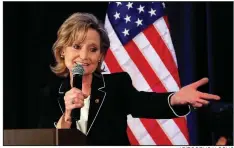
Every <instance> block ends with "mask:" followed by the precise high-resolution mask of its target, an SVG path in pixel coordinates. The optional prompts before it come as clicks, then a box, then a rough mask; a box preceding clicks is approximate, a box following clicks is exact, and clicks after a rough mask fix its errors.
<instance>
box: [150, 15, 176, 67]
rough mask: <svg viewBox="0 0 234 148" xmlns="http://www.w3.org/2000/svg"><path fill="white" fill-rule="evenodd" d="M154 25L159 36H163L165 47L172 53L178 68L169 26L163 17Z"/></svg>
mask: <svg viewBox="0 0 234 148" xmlns="http://www.w3.org/2000/svg"><path fill="white" fill-rule="evenodd" d="M153 25H154V27H155V29H156V30H157V32H158V33H159V35H160V36H161V38H162V39H163V41H164V43H165V45H166V46H167V48H168V50H169V51H170V53H171V55H172V57H173V59H174V62H175V64H176V66H177V67H178V65H177V59H176V54H175V50H174V46H173V44H172V40H171V35H170V32H169V29H168V28H167V24H166V22H165V20H164V18H163V17H161V18H159V19H158V20H157V21H155V22H154V23H153Z"/></svg>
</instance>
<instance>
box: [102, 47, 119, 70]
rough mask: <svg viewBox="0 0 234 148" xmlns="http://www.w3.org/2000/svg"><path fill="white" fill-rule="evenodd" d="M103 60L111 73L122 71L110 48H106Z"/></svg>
mask: <svg viewBox="0 0 234 148" xmlns="http://www.w3.org/2000/svg"><path fill="white" fill-rule="evenodd" d="M105 62H106V65H107V66H108V68H109V70H110V71H111V73H115V72H122V71H123V69H122V68H121V67H120V65H119V63H118V61H117V60H116V58H115V56H114V55H113V53H112V51H111V50H110V49H108V50H107V53H106V57H105Z"/></svg>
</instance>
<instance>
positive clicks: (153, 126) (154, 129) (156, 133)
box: [140, 118, 172, 145]
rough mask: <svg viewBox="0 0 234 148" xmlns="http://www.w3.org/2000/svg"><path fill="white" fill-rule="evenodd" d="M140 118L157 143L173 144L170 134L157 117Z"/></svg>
mask: <svg viewBox="0 0 234 148" xmlns="http://www.w3.org/2000/svg"><path fill="white" fill-rule="evenodd" d="M140 120H141V122H142V123H143V125H144V126H145V128H146V130H147V131H148V133H149V134H150V136H151V137H152V139H153V140H154V141H155V143H156V144H157V145H172V143H171V141H170V140H169V138H168V136H167V135H166V134H165V132H164V131H163V130H162V128H161V126H160V125H159V124H158V122H157V121H156V120H155V119H145V118H141V119H140Z"/></svg>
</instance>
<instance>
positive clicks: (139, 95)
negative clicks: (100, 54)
mask: <svg viewBox="0 0 234 148" xmlns="http://www.w3.org/2000/svg"><path fill="white" fill-rule="evenodd" d="M69 81H70V80H69V78H65V79H63V80H62V82H61V84H60V85H57V86H51V85H49V86H47V87H46V88H45V89H43V92H42V94H43V96H42V98H41V101H42V104H41V109H42V111H41V115H40V121H39V128H55V125H56V123H57V122H58V120H59V118H60V117H61V116H62V114H63V112H64V109H65V105H64V100H63V97H64V95H65V93H66V91H68V90H70V85H69V84H70V82H69ZM170 94H171V93H154V92H139V91H137V90H136V89H135V88H134V87H133V85H132V81H131V78H130V76H129V75H128V74H127V73H126V72H122V73H115V74H105V75H102V74H99V75H98V74H94V75H93V81H92V90H91V97H90V107H89V117H88V128H87V129H88V130H87V145H130V143H129V140H128V137H127V132H126V129H127V115H128V114H131V115H132V116H133V117H138V118H157V119H169V118H175V117H177V116H183V115H185V114H187V113H188V112H190V107H189V106H187V105H186V106H176V107H173V109H174V111H175V112H176V114H175V113H174V111H173V110H172V108H171V107H170V106H169V104H168V96H169V95H170ZM96 99H98V100H99V102H97V101H95V100H96ZM72 128H76V126H75V121H73V124H72ZM77 140H78V139H77Z"/></svg>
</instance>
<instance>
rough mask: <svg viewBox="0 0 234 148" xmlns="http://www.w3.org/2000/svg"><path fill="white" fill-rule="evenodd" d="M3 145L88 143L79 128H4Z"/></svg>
mask: <svg viewBox="0 0 234 148" xmlns="http://www.w3.org/2000/svg"><path fill="white" fill-rule="evenodd" d="M3 145H4V146H10V145H12V146H13V145H25V146H26V145H41V146H45V145H46V146H47V145H50V146H53V145H63V146H64V145H66V146H75V145H86V135H84V134H83V133H82V132H80V131H79V130H77V129H4V130H3Z"/></svg>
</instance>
